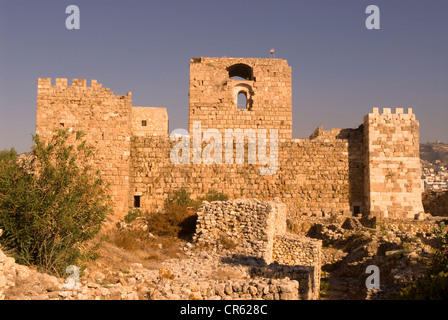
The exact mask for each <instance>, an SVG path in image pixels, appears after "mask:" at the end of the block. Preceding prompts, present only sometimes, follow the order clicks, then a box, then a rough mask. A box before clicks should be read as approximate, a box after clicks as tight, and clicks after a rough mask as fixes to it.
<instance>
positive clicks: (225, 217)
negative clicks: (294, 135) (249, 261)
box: [194, 199, 322, 300]
mask: <svg viewBox="0 0 448 320" xmlns="http://www.w3.org/2000/svg"><path fill="white" fill-rule="evenodd" d="M197 215H198V220H197V225H196V233H195V235H194V241H195V242H196V243H198V244H202V245H206V246H212V247H214V248H217V249H218V251H219V250H220V249H222V248H225V247H226V246H227V247H229V246H230V247H231V249H232V251H233V252H235V253H236V254H237V255H239V260H241V259H242V258H243V259H244V258H247V257H255V258H258V259H260V262H261V266H260V267H258V268H254V269H253V272H255V273H256V274H257V275H258V276H261V277H266V276H268V277H269V274H274V273H279V271H281V274H282V276H281V277H282V278H284V277H288V278H290V279H291V280H296V281H298V282H299V283H300V285H299V292H300V295H301V296H302V297H303V298H304V299H307V300H308V299H318V298H319V288H320V276H321V274H320V273H321V247H322V242H321V240H316V239H311V238H307V237H299V236H297V235H293V234H288V233H287V232H286V216H287V212H286V205H285V204H284V203H281V202H280V201H259V200H256V199H236V200H229V201H225V202H221V201H213V202H211V203H208V202H204V204H203V205H202V206H201V207H200V208H199V211H198V213H197ZM236 260H238V259H236ZM285 267H286V268H285ZM285 271H286V272H285Z"/></svg>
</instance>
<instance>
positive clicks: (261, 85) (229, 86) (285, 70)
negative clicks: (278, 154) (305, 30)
mask: <svg viewBox="0 0 448 320" xmlns="http://www.w3.org/2000/svg"><path fill="white" fill-rule="evenodd" d="M235 76H238V77H239V78H235ZM240 92H243V93H244V94H246V96H247V108H245V109H238V108H237V96H238V93H240ZM189 97H190V102H189V108H190V113H189V132H192V125H193V121H201V125H202V127H203V128H204V129H208V128H214V129H218V130H221V131H223V130H224V129H234V128H236V129H243V130H244V129H249V128H252V129H268V130H269V129H277V130H278V137H279V139H286V140H289V139H291V138H292V99H291V97H292V94H291V67H290V66H288V63H287V61H286V60H281V59H257V58H208V57H201V58H193V59H191V62H190V92H189Z"/></svg>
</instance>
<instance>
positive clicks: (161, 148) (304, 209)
mask: <svg viewBox="0 0 448 320" xmlns="http://www.w3.org/2000/svg"><path fill="white" fill-rule="evenodd" d="M359 136H362V130H361V129H344V130H342V129H334V130H332V131H325V132H324V134H323V135H321V136H319V137H316V138H314V139H312V140H309V139H295V140H292V141H287V142H280V144H279V148H278V150H279V152H278V170H277V171H276V173H275V174H273V175H260V173H259V169H260V168H261V167H266V166H263V165H261V164H248V161H247V145H246V149H245V155H246V158H245V163H244V164H232V165H228V164H204V163H200V164H193V163H192V161H191V162H190V164H174V163H172V162H171V160H170V151H171V149H172V148H173V146H174V145H175V144H176V143H177V141H170V139H169V137H168V136H152V137H145V138H143V137H135V138H134V139H133V141H132V149H131V160H132V163H131V168H132V169H131V170H132V172H133V174H132V176H131V190H132V192H133V193H134V194H132V195H131V196H133V195H139V196H141V205H142V209H144V210H149V211H151V210H157V209H158V208H160V207H161V206H162V205H163V200H164V199H165V198H166V197H167V196H168V195H169V194H170V193H172V192H174V191H175V190H177V189H180V188H185V189H186V190H187V191H188V192H190V193H191V194H192V196H193V197H203V196H205V195H206V193H207V192H208V191H209V190H212V189H214V190H216V191H219V192H223V193H225V194H226V195H228V196H229V197H230V198H231V199H233V198H258V199H260V200H273V199H274V198H276V197H278V198H280V199H281V202H283V203H285V204H287V206H288V209H287V213H288V214H290V215H294V216H300V215H302V214H308V213H322V211H333V212H336V211H337V212H343V211H353V209H354V206H359V207H360V208H361V209H360V210H361V211H362V210H364V198H363V194H364V191H363V174H361V172H363V170H364V169H363V160H364V159H363V148H362V140H360V139H359ZM156 150H157V151H156ZM190 154H192V152H190ZM330 155H331V156H330Z"/></svg>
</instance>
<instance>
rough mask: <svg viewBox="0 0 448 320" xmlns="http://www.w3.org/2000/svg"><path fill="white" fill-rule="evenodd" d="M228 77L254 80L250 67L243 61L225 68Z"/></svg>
mask: <svg viewBox="0 0 448 320" xmlns="http://www.w3.org/2000/svg"><path fill="white" fill-rule="evenodd" d="M227 71H228V72H229V78H233V79H240V80H254V74H253V70H252V67H250V66H248V65H247V64H244V63H237V64H234V65H231V66H230V67H228V68H227Z"/></svg>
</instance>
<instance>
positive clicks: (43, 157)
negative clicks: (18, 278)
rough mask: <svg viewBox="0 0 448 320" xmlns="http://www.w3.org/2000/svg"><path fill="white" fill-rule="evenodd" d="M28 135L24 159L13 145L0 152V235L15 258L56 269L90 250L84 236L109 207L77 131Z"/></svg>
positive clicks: (96, 229) (94, 231) (89, 152)
mask: <svg viewBox="0 0 448 320" xmlns="http://www.w3.org/2000/svg"><path fill="white" fill-rule="evenodd" d="M33 141H34V146H33V149H32V154H31V155H30V157H28V158H27V159H25V160H21V161H19V160H18V158H17V154H16V153H15V151H11V152H10V153H9V154H6V153H5V152H2V155H1V157H0V158H1V160H0V161H1V163H0V229H3V236H2V238H0V240H1V241H2V244H3V245H4V246H5V247H6V248H8V249H12V250H14V255H15V258H16V260H17V261H18V263H22V264H26V265H35V266H37V267H38V268H39V269H43V271H45V272H50V273H54V274H57V275H61V274H62V273H64V272H65V269H66V267H67V266H69V265H71V264H76V263H77V261H78V259H79V258H82V257H86V256H88V255H89V254H90V253H91V252H92V248H90V249H89V248H87V247H86V246H85V242H86V241H87V240H90V239H92V238H93V237H94V236H95V235H96V234H97V233H98V232H99V230H100V228H101V225H102V222H103V220H104V219H105V217H106V215H107V214H108V213H109V212H110V210H111V208H110V206H109V202H108V197H107V196H106V193H105V184H104V182H103V181H102V179H101V177H100V175H99V172H98V171H95V170H93V169H92V167H91V166H90V165H89V163H90V161H91V157H92V155H93V149H92V148H91V147H89V146H88V145H87V144H86V141H85V140H83V134H82V133H80V132H76V133H70V132H69V131H68V130H58V131H56V132H55V134H54V135H53V136H52V138H51V139H50V141H48V143H44V142H43V141H41V139H40V138H39V136H34V137H33Z"/></svg>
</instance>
